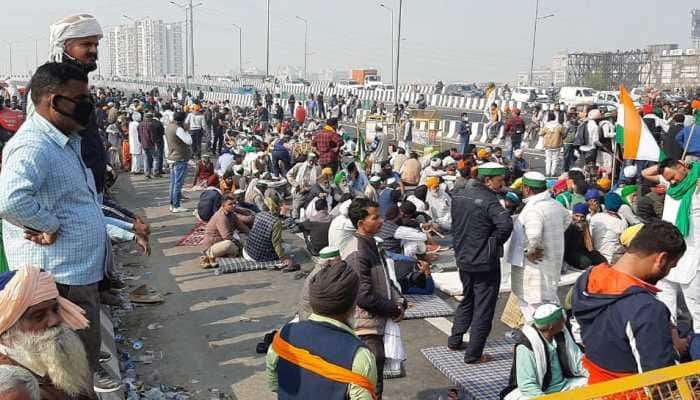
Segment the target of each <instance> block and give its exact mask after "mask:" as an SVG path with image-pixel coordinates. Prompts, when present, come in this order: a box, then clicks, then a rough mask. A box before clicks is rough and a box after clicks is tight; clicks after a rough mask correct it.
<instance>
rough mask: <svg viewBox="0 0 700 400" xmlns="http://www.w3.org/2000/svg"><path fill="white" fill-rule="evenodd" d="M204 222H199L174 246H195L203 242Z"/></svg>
mask: <svg viewBox="0 0 700 400" xmlns="http://www.w3.org/2000/svg"><path fill="white" fill-rule="evenodd" d="M205 226H206V224H205V223H204V222H199V223H197V225H195V226H194V227H193V228H192V229H190V231H189V232H187V234H186V235H185V236H183V237H182V239H180V240H178V241H177V243H176V244H175V246H197V245H200V244H202V242H203V241H204V227H205Z"/></svg>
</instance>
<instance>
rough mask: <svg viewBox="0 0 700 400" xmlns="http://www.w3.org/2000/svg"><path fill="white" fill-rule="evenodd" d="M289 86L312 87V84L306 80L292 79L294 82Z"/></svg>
mask: <svg viewBox="0 0 700 400" xmlns="http://www.w3.org/2000/svg"><path fill="white" fill-rule="evenodd" d="M289 85H291V86H304V87H306V86H311V83H309V81H306V80H304V79H292V80H291V81H290V82H289Z"/></svg>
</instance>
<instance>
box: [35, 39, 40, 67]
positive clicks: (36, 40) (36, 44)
mask: <svg viewBox="0 0 700 400" xmlns="http://www.w3.org/2000/svg"><path fill="white" fill-rule="evenodd" d="M38 68H39V39H34V70H35V71H36V70H37V69H38Z"/></svg>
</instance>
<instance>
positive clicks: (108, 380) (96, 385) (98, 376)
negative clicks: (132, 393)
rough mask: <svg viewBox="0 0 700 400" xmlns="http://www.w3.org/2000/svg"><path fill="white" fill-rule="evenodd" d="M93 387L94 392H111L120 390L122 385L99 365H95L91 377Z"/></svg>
mask: <svg viewBox="0 0 700 400" xmlns="http://www.w3.org/2000/svg"><path fill="white" fill-rule="evenodd" d="M93 381H94V382H93V389H94V390H95V392H96V393H113V392H116V391H119V390H121V388H122V385H121V382H119V381H118V380H117V379H115V378H114V377H113V376H112V375H111V374H110V373H109V372H107V370H105V369H104V367H102V366H101V365H100V366H99V367H97V371H95V375H94V377H93Z"/></svg>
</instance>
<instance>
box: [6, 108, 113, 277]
mask: <svg viewBox="0 0 700 400" xmlns="http://www.w3.org/2000/svg"><path fill="white" fill-rule="evenodd" d="M80 140H81V139H80V136H78V135H77V134H72V135H70V136H66V135H64V134H63V133H62V132H61V131H59V130H58V129H57V128H56V127H54V126H53V125H52V124H51V123H49V122H48V121H47V120H46V119H44V118H43V117H42V116H41V115H39V114H38V113H35V114H33V115H32V116H31V117H30V118H29V119H28V120H27V121H26V122H25V123H24V124H23V125H22V126H21V127H20V129H19V131H18V132H17V133H16V134H15V135H14V137H13V138H12V139H11V140H10V141H9V142H8V143H7V145H6V146H5V148H4V150H3V163H2V171H0V188H2V190H0V218H2V219H3V241H4V245H5V252H6V254H7V261H8V264H9V265H10V269H17V268H19V267H21V266H24V265H34V266H38V267H41V268H43V269H44V270H46V271H48V272H51V273H52V274H53V276H54V278H55V279H56V282H58V283H61V284H64V285H75V286H77V285H89V284H92V283H95V282H98V281H100V280H102V277H103V275H104V264H105V252H106V246H107V242H106V241H107V232H106V228H105V221H104V219H103V215H102V209H101V206H100V203H99V200H98V197H97V191H96V190H95V180H94V178H93V176H92V172H91V171H90V170H89V169H88V168H87V167H85V163H83V160H82V158H81V156H80ZM24 227H28V228H32V229H34V230H37V231H41V232H48V233H53V232H58V236H57V239H56V242H55V243H54V244H52V245H50V246H42V245H38V244H35V243H33V242H31V241H29V240H26V239H25V238H24Z"/></svg>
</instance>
